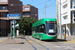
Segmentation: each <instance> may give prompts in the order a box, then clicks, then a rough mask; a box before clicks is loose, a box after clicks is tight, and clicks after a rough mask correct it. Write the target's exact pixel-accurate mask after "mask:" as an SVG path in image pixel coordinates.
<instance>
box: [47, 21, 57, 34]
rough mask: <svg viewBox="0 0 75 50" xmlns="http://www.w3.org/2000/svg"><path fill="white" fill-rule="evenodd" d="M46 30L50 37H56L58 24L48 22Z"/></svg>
mask: <svg viewBox="0 0 75 50" xmlns="http://www.w3.org/2000/svg"><path fill="white" fill-rule="evenodd" d="M46 30H47V34H48V35H55V34H56V33H57V28H56V22H52V21H47V22H46Z"/></svg>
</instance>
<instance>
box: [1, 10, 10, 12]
mask: <svg viewBox="0 0 75 50" xmlns="http://www.w3.org/2000/svg"><path fill="white" fill-rule="evenodd" d="M0 12H9V11H8V10H0Z"/></svg>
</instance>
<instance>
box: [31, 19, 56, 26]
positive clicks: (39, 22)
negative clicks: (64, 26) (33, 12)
mask: <svg viewBox="0 0 75 50" xmlns="http://www.w3.org/2000/svg"><path fill="white" fill-rule="evenodd" d="M45 21H56V19H55V18H43V19H41V20H39V21H37V22H35V23H34V24H33V25H32V27H36V26H39V25H42V24H45Z"/></svg>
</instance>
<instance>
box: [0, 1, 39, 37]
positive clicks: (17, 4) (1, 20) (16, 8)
mask: <svg viewBox="0 0 75 50" xmlns="http://www.w3.org/2000/svg"><path fill="white" fill-rule="evenodd" d="M7 14H21V16H23V17H32V18H35V19H38V9H37V8H35V7H34V6H31V5H23V4H22V2H21V1H20V0H0V35H3V36H5V35H8V33H10V21H11V20H8V19H7Z"/></svg>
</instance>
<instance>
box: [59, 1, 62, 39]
mask: <svg viewBox="0 0 75 50" xmlns="http://www.w3.org/2000/svg"><path fill="white" fill-rule="evenodd" d="M59 29H60V39H62V34H61V0H59Z"/></svg>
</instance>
